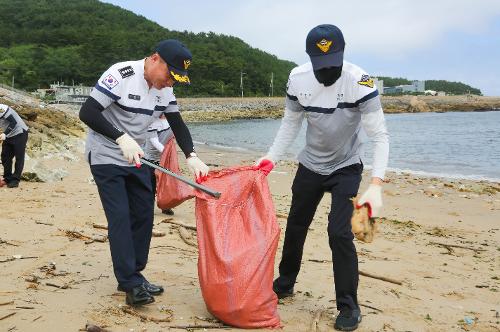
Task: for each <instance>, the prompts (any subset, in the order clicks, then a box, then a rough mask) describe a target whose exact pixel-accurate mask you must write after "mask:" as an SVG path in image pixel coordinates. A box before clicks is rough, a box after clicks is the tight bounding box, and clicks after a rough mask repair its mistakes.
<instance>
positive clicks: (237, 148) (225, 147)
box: [193, 141, 252, 152]
mask: <svg viewBox="0 0 500 332" xmlns="http://www.w3.org/2000/svg"><path fill="white" fill-rule="evenodd" d="M193 143H194V144H198V145H206V146H209V147H211V148H214V149H218V150H230V151H240V152H251V151H252V150H250V149H246V148H243V147H240V146H230V145H223V144H217V143H207V142H200V141H193Z"/></svg>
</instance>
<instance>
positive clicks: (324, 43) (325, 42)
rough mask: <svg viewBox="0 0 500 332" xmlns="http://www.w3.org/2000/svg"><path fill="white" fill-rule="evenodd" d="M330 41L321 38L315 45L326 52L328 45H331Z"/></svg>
mask: <svg viewBox="0 0 500 332" xmlns="http://www.w3.org/2000/svg"><path fill="white" fill-rule="evenodd" d="M332 43H333V42H332V41H331V40H326V39H324V38H323V39H321V40H320V41H319V42H318V43H316V46H318V48H319V49H320V50H321V51H322V52H323V53H326V52H328V50H329V49H330V46H332Z"/></svg>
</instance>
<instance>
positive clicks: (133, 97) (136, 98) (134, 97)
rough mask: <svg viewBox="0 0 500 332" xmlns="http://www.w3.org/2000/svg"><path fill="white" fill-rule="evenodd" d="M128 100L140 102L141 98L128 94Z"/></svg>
mask: <svg viewBox="0 0 500 332" xmlns="http://www.w3.org/2000/svg"><path fill="white" fill-rule="evenodd" d="M128 99H132V100H141V96H139V95H133V94H130V93H129V95H128Z"/></svg>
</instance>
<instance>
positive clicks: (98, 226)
mask: <svg viewBox="0 0 500 332" xmlns="http://www.w3.org/2000/svg"><path fill="white" fill-rule="evenodd" d="M92 227H94V228H97V229H108V225H102V224H92Z"/></svg>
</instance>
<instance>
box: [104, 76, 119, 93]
mask: <svg viewBox="0 0 500 332" xmlns="http://www.w3.org/2000/svg"><path fill="white" fill-rule="evenodd" d="M101 82H102V83H103V84H104V85H105V86H107V87H108V89H110V90H111V89H113V88H114V87H115V86H117V85H118V80H117V79H116V78H115V77H114V76H113V75H111V74H109V75H108V76H106V77H105V78H104V79H103V80H102V81H101Z"/></svg>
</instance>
